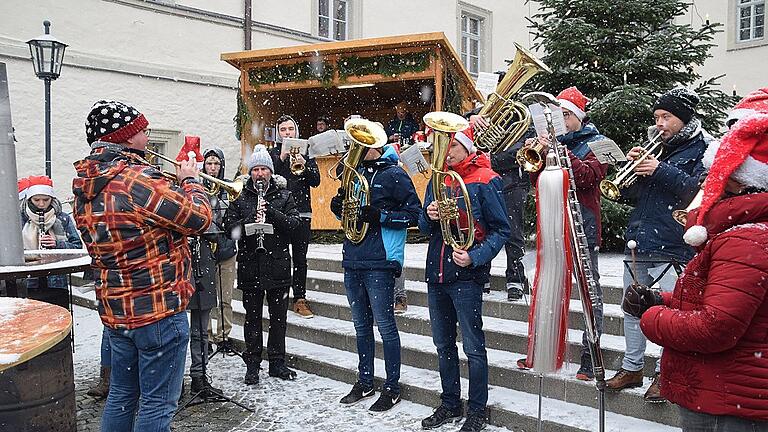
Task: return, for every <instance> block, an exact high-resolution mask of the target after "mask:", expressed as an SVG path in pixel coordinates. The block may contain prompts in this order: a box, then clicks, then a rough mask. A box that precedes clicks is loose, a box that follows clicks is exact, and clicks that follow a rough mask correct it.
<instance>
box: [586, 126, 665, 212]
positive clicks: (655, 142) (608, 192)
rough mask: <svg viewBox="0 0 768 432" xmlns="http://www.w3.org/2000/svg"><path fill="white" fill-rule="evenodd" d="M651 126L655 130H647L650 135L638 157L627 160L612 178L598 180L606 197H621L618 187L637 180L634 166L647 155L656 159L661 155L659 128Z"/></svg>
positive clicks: (623, 186) (626, 185) (625, 186)
mask: <svg viewBox="0 0 768 432" xmlns="http://www.w3.org/2000/svg"><path fill="white" fill-rule="evenodd" d="M652 128H653V130H655V132H653V131H649V133H652V135H649V139H650V140H649V141H648V143H647V144H646V145H645V146H643V147H642V148H641V150H640V157H638V158H637V159H635V160H633V161H629V162H627V163H626V164H625V165H624V166H623V167H621V168H620V169H619V171H618V172H617V173H616V177H615V178H614V179H613V180H607V179H606V180H602V181H601V182H600V192H601V193H602V194H603V196H604V197H606V198H607V199H609V200H611V201H617V200H618V199H619V198H621V191H620V189H626V188H628V187H630V186H632V184H633V183H635V181H637V178H638V174H637V173H635V168H637V166H638V165H640V163H641V162H643V161H644V160H646V159H647V158H648V156H650V155H653V156H654V157H655V158H656V159H658V158H659V157H661V152H662V150H664V148H663V147H662V141H661V130H658V129H656V128H655V127H652Z"/></svg>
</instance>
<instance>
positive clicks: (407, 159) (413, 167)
mask: <svg viewBox="0 0 768 432" xmlns="http://www.w3.org/2000/svg"><path fill="white" fill-rule="evenodd" d="M400 161H401V162H402V163H403V166H404V167H405V169H407V170H408V172H409V173H411V175H414V174H418V173H422V172H427V171H429V163H428V162H427V160H426V159H425V158H424V155H423V154H421V148H420V147H419V146H417V145H412V146H410V147H408V148H407V149H405V150H403V152H402V153H400Z"/></svg>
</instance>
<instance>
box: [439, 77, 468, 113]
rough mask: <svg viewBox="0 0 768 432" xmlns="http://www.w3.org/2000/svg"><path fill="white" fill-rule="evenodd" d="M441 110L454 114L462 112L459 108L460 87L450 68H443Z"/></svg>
mask: <svg viewBox="0 0 768 432" xmlns="http://www.w3.org/2000/svg"><path fill="white" fill-rule="evenodd" d="M442 110H443V111H448V112H452V113H454V114H458V115H462V114H464V113H463V112H462V109H461V87H460V86H459V81H458V80H457V79H456V76H455V75H454V74H453V73H451V70H450V69H447V68H446V69H445V74H443V107H442Z"/></svg>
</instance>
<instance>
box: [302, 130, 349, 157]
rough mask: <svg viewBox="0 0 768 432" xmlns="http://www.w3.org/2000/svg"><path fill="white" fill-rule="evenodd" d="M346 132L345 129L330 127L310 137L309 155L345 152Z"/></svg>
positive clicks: (316, 155)
mask: <svg viewBox="0 0 768 432" xmlns="http://www.w3.org/2000/svg"><path fill="white" fill-rule="evenodd" d="M346 134H347V133H346V132H344V131H343V130H333V129H330V130H327V131H325V132H323V133H319V134H317V135H313V136H311V137H309V140H308V141H309V157H311V158H316V157H318V156H328V155H338V154H344V152H346V151H347V150H346V148H345V145H344V138H345V137H346Z"/></svg>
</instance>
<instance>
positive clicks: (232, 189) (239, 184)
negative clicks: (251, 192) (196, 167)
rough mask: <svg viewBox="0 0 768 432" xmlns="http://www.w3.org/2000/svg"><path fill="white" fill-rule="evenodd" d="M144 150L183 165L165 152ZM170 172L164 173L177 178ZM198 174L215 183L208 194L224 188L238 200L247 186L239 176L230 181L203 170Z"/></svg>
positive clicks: (231, 197)
mask: <svg viewBox="0 0 768 432" xmlns="http://www.w3.org/2000/svg"><path fill="white" fill-rule="evenodd" d="M144 151H145V152H146V153H148V154H150V155H152V156H154V157H156V158H158V159H162V160H164V161H166V162H170V163H172V164H173V165H175V166H177V167H178V166H181V164H180V163H179V162H178V161H175V160H173V159H171V158H169V157H168V156H166V155H164V154H161V153H157V152H155V151H152V150H150V149H145V150H144ZM168 174H170V173H163V175H164V176H165V177H167V178H169V179H170V180H171V181H175V180H176V179H175V176H174V178H173V179H171V176H170V175H168ZM197 174H198V175H199V176H200V177H201V178H203V179H205V180H208V181H209V182H211V183H213V186H211V187H210V188H206V193H208V195H216V194H218V193H219V190H220V189H224V190H225V191H227V194H229V199H231V200H232V201H234V200H236V199H237V198H238V197H239V196H240V194H241V193H242V192H243V187H244V186H245V182H243V181H241V180H240V179H239V178H238V179H237V180H235V181H232V182H228V181H225V180H222V179H220V178H217V177H214V176H212V175H208V174H206V173H204V172H202V171H200V172H199V173H197Z"/></svg>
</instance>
